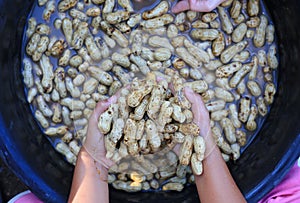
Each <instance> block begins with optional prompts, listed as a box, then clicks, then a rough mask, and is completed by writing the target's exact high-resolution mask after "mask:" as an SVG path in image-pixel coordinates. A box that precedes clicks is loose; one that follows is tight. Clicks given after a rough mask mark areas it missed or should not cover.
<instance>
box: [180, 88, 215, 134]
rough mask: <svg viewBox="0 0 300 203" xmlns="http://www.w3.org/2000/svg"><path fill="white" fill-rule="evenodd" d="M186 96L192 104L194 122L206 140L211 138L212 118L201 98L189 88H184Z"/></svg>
mask: <svg viewBox="0 0 300 203" xmlns="http://www.w3.org/2000/svg"><path fill="white" fill-rule="evenodd" d="M184 94H185V96H186V97H187V99H188V100H189V101H190V102H191V104H192V112H193V115H194V119H193V122H194V123H195V124H196V125H198V127H199V128H200V135H201V136H203V137H204V138H205V137H207V136H209V135H210V132H211V129H210V118H209V113H208V111H207V109H206V107H205V104H204V102H203V100H202V98H201V96H200V95H199V94H197V93H195V92H194V91H193V90H192V89H191V88H189V87H185V88H184Z"/></svg>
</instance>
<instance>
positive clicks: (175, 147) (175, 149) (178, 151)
mask: <svg viewBox="0 0 300 203" xmlns="http://www.w3.org/2000/svg"><path fill="white" fill-rule="evenodd" d="M180 146H181V144H176V145H175V146H174V148H173V152H174V153H175V154H176V155H177V156H179V154H180Z"/></svg>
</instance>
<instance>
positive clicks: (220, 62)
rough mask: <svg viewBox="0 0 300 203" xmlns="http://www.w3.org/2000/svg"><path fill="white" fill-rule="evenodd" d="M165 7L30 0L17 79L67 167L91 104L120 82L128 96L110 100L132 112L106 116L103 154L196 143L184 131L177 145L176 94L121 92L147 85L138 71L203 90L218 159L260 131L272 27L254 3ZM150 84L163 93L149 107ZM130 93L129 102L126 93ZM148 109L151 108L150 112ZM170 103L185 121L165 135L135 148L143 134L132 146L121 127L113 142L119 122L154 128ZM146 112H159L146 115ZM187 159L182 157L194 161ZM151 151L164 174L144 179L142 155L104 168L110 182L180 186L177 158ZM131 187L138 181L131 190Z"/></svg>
mask: <svg viewBox="0 0 300 203" xmlns="http://www.w3.org/2000/svg"><path fill="white" fill-rule="evenodd" d="M171 4H172V3H169V2H168V1H160V2H158V3H157V4H155V5H153V6H152V7H151V8H147V9H146V10H145V11H142V12H140V11H136V10H134V8H133V5H132V4H131V2H130V1H129V0H118V1H116V0H84V1H78V0H60V1H55V0H38V1H37V5H36V7H34V10H33V16H32V17H30V18H29V19H28V24H27V30H26V31H25V34H26V37H25V38H24V40H25V47H24V49H25V55H24V57H23V67H22V75H23V78H24V84H25V86H26V93H27V101H28V102H29V104H30V105H31V106H32V110H33V114H34V116H35V118H36V120H37V122H38V123H39V125H40V126H41V128H42V129H43V132H44V133H45V134H46V135H47V136H49V138H50V139H52V140H53V143H55V144H54V145H55V148H56V150H57V151H58V152H60V153H62V154H63V155H64V156H65V158H66V160H67V161H68V162H69V163H72V164H75V162H76V156H77V154H78V152H79V150H80V147H81V145H82V142H83V141H84V139H85V136H86V133H87V124H88V119H89V117H90V115H91V113H92V112H93V109H94V108H95V106H96V104H97V102H99V101H101V100H104V99H107V98H109V97H110V96H112V95H114V94H115V93H116V92H117V91H118V90H120V89H121V88H122V87H124V86H126V85H128V84H131V86H132V87H133V90H132V92H130V91H129V93H128V92H127V93H128V95H127V96H128V97H127V96H126V94H125V92H126V91H125V90H123V91H122V92H123V95H122V97H121V99H120V101H119V103H120V102H123V103H120V104H118V106H119V107H118V108H122V109H126V108H127V107H126V105H128V106H130V108H131V109H134V113H133V114H132V113H131V114H130V113H128V116H129V118H128V119H124V118H125V117H124V116H125V115H123V113H125V114H126V111H123V113H119V114H118V117H115V118H114V119H112V120H114V122H113V124H112V127H109V129H110V130H111V131H112V132H116V131H118V132H117V133H113V134H114V135H112V132H110V133H108V132H109V131H107V132H106V131H105V129H101V130H104V131H103V132H105V133H108V135H107V136H106V137H107V139H106V144H107V146H111V147H112V148H108V154H107V156H108V157H111V158H113V159H115V160H119V159H120V157H121V158H122V157H123V155H122V153H121V152H122V150H121V149H123V148H124V146H126V148H128V153H129V154H133V155H134V154H136V153H138V154H143V153H144V154H147V153H149V152H153V151H157V148H160V146H165V145H162V143H164V144H166V143H167V144H169V145H170V144H171V145H172V144H173V143H172V142H170V143H169V142H162V141H166V140H169V141H171V140H175V139H179V140H180V139H182V140H180V141H179V140H177V142H183V143H185V142H187V145H188V146H190V144H188V143H194V144H195V142H197V141H195V140H194V139H195V138H193V137H192V136H187V135H185V136H184V141H183V138H182V137H180V136H182V135H181V134H180V133H182V129H183V128H182V127H181V128H180V126H182V125H183V126H184V125H192V123H191V118H192V114H191V112H190V110H189V108H188V102H187V103H186V104H184V103H181V104H179V103H178V102H176V101H173V99H171V101H170V98H175V100H176V95H173V96H171V97H170V98H168V97H169V96H168V89H167V88H166V86H165V84H163V83H164V82H158V83H157V84H155V85H154V87H156V88H154V87H153V89H151V91H150V90H148V91H149V92H148V93H147V94H146V93H145V94H146V95H144V96H143V99H142V100H139V99H138V100H136V99H137V98H139V97H135V96H137V95H134V96H130V95H131V94H132V93H133V92H135V91H139V89H136V90H134V85H133V84H135V83H136V84H139V85H141V86H142V87H144V91H146V89H147V88H145V84H147V83H148V79H149V78H148V79H146V80H145V78H147V77H150V79H149V82H150V81H152V82H153V80H152V78H153V77H154V76H155V77H160V78H165V81H166V82H171V81H181V88H182V87H190V88H191V89H193V90H194V91H195V92H196V93H198V94H200V95H201V96H202V99H203V101H204V102H205V105H206V108H207V110H208V111H209V113H210V118H211V128H212V132H213V137H214V138H215V140H216V144H217V146H218V147H219V148H220V149H221V151H222V155H223V158H224V160H226V161H229V160H231V159H232V160H234V161H235V160H237V159H238V158H239V157H240V148H241V147H243V146H245V145H246V144H247V141H248V139H249V137H250V136H251V135H252V134H254V133H255V131H257V130H258V129H259V127H260V125H261V123H260V122H261V121H263V119H261V118H263V117H265V116H266V114H267V113H268V109H269V106H270V105H271V104H272V103H273V100H274V95H275V93H276V85H275V82H276V70H277V67H278V64H279V62H278V58H277V57H278V56H277V46H276V41H275V28H274V26H273V24H272V22H271V21H270V18H269V17H268V15H267V13H266V11H265V9H264V4H263V2H262V1H259V0H227V1H225V2H224V3H222V4H221V5H220V6H219V7H218V8H217V9H215V10H213V11H212V12H208V13H199V12H194V11H186V12H181V13H178V14H176V15H174V14H173V13H171V12H170V7H171ZM40 15H42V16H40ZM174 77H175V78H176V79H174ZM172 78H173V79H172ZM140 83H142V84H140ZM157 87H160V89H164V91H165V92H166V93H164V95H165V99H163V100H161V101H159V104H158V105H157V106H149V105H150V103H151V102H150V101H151V97H152V95H156V94H162V93H161V92H159V90H157ZM139 88H140V87H139ZM158 89H159V88H158ZM146 92H147V91H146ZM131 97H132V101H131V99H128V98H131ZM144 98H148V99H149V101H148V100H147V99H146V100H145V99H144ZM166 98H168V99H166ZM129 100H130V101H129ZM137 101H138V102H137ZM128 102H129V103H128ZM125 104H126V105H125ZM122 105H123V106H122ZM135 105H136V106H135ZM182 105H183V106H182ZM186 105H187V106H186ZM178 106H179V107H178ZM110 108H114V107H113V106H112V107H110ZM143 108H144V109H143ZM145 109H147V110H146V111H145V112H144V114H147V115H148V116H149V119H148V120H144V121H140V120H143V119H142V118H143V116H141V114H139V112H138V111H140V110H145ZM153 109H155V110H154V112H155V113H153V112H152V113H151V111H153ZM163 109H166V111H163ZM168 109H169V110H168ZM170 109H173V112H172V116H171V117H172V121H170V122H171V124H170V125H173V123H172V122H173V120H175V121H176V123H180V122H179V121H178V120H176V119H182V118H180V117H178V118H177V117H176V116H177V115H175V112H176V111H177V110H178V112H181V113H180V115H181V116H182V115H185V119H186V120H185V121H184V124H183V123H181V125H177V127H175V128H176V131H174V133H158V135H159V136H154V137H151V139H149V140H147V141H149V145H147V144H146V145H145V144H144V145H143V142H144V141H142V140H144V139H143V136H142V137H138V138H140V140H139V142H140V141H142V147H141V146H140V145H141V143H139V145H137V144H136V143H137V142H136V140H131V138H130V136H129V137H128V136H125V134H128V133H129V132H130V131H131V130H130V128H126V129H124V139H123V141H122V142H121V143H123V144H122V145H120V146H118V147H117V148H116V145H115V144H116V142H117V141H116V140H117V138H118V137H114V136H117V135H118V136H120V134H118V133H120V129H118V128H116V127H114V126H118V124H121V125H122V122H123V125H124V126H134V125H136V128H137V129H139V126H141V125H142V124H141V123H140V122H142V123H143V122H144V127H145V132H146V134H147V129H148V131H149V130H150V127H149V126H152V125H153V122H154V124H155V125H153V126H155V128H156V130H158V131H159V130H163V129H165V128H164V127H163V126H162V125H161V123H163V122H159V124H157V123H155V122H157V121H156V120H157V119H159V115H160V114H163V113H167V111H171V110H170ZM110 110H112V111H114V109H110ZM149 110H150V111H149ZM135 111H137V112H135ZM168 113H169V114H171V113H170V112H168ZM144 114H143V115H144ZM153 115H156V116H158V118H155V119H154V118H153V117H151V116H153ZM174 117H176V119H175V118H174ZM120 118H122V120H123V121H121V120H120ZM139 119H140V120H139ZM161 119H162V118H161ZM100 121H101V119H100ZM164 122H166V120H164ZM114 123H117V125H114ZM101 126H102V125H100V128H102V127H103V126H102V127H101ZM147 126H148V127H149V128H147ZM166 126H169V124H167V123H166V125H165V127H166ZM177 128H178V129H177ZM151 129H152V127H151ZM180 129H181V130H180ZM106 130H107V129H106ZM190 130H191V129H190ZM195 132H197V131H196V130H195ZM149 133H150V131H149ZM183 134H185V133H183ZM153 135H157V134H155V133H154V134H153ZM188 135H193V134H192V133H191V134H189V133H188ZM138 136H141V135H138ZM168 136H169V137H168ZM176 136H177V137H176ZM125 138H126V139H125ZM171 138H172V139H171ZM173 138H174V139H173ZM192 138H193V139H192ZM135 139H136V138H135ZM199 139H201V138H199ZM150 140H151V141H150ZM190 140H192V141H190ZM199 142H200V141H199ZM118 143H119V142H118ZM159 143H160V144H159ZM183 145H184V144H183ZM191 145H193V144H191ZM121 147H123V148H121ZM158 151H159V150H158ZM194 151H195V150H194ZM116 152H117V153H116ZM120 154H121V155H120ZM158 154H159V153H158ZM198 155H199V154H198ZM190 156H191V160H195V159H196V158H197V156H196V155H194V158H193V156H192V154H191V155H190ZM159 157H160V158H161V160H164V161H165V163H171V162H172V163H174V162H173V161H175V162H176V164H174V165H172V167H168V170H167V169H166V167H161V168H163V169H164V170H161V171H160V170H159V168H160V167H157V170H156V171H155V170H153V171H155V172H153V173H152V172H150V173H149V175H147V176H146V175H143V174H145V172H146V171H147V170H146V168H145V166H143V165H142V164H141V160H135V161H132V162H133V163H132V164H131V167H129V166H128V163H125V162H124V163H121V164H120V165H119V167H120V166H121V168H122V167H123V168H124V167H125V166H128V170H132V165H134V166H137V165H138V166H139V167H136V168H139V169H135V170H133V171H131V172H130V173H129V174H125V173H122V172H120V171H122V170H119V169H118V171H119V172H118V173H115V174H114V173H111V174H110V179H109V182H110V183H112V185H113V186H114V187H116V188H119V189H123V190H126V191H139V190H148V189H150V188H152V189H160V188H162V189H165V190H177V191H180V190H182V189H183V187H184V184H185V183H186V182H187V180H189V181H190V182H192V180H193V175H192V170H191V168H190V167H189V166H186V165H184V164H183V163H182V157H179V161H178V158H177V159H176V157H177V156H176V155H175V154H174V153H173V152H172V151H168V152H167V153H165V155H164V156H163V155H159ZM174 157H175V158H174ZM140 159H143V160H150V159H149V158H140ZM175 159H176V160H175ZM124 160H126V159H124ZM198 160H201V158H199V157H198ZM142 162H143V161H142ZM130 163H131V162H130ZM184 163H186V162H184ZM192 163H193V161H192ZM154 165H155V164H154ZM192 167H193V165H192ZM125 168H126V167H125ZM193 170H194V171H195V168H194V169H193ZM183 171H184V172H183ZM199 171H200V170H199ZM199 173H200V172H199ZM150 174H151V175H150ZM166 174H168V175H166ZM137 177H138V178H137ZM136 179H138V181H137V180H136ZM137 182H139V183H140V184H138V183H137ZM153 182H154V183H153ZM132 183H134V184H133V185H135V186H136V185H138V186H137V187H134V188H132V187H131V186H130V185H131V184H132ZM150 183H151V184H150ZM166 184H168V185H166ZM130 188H131V189H130Z"/></svg>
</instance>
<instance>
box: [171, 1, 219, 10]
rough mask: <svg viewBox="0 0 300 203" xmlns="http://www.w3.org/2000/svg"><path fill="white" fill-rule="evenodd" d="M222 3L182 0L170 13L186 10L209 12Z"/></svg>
mask: <svg viewBox="0 0 300 203" xmlns="http://www.w3.org/2000/svg"><path fill="white" fill-rule="evenodd" d="M223 1H224V0H182V1H179V2H178V3H177V4H176V5H175V6H174V7H173V8H172V12H173V13H179V12H181V11H186V10H192V11H198V12H210V11H212V10H213V9H215V8H216V7H217V6H218V5H219V4H221V3H222V2H223Z"/></svg>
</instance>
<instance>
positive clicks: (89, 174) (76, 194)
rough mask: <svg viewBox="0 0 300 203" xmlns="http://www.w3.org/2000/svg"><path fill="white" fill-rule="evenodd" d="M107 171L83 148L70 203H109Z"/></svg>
mask: <svg viewBox="0 0 300 203" xmlns="http://www.w3.org/2000/svg"><path fill="white" fill-rule="evenodd" d="M107 173H108V172H107V169H105V168H104V167H101V165H100V164H97V163H95V161H94V160H93V158H92V157H91V156H90V155H89V154H88V153H87V152H86V150H85V149H84V148H83V147H82V148H81V150H80V152H79V154H78V159H77V163H76V167H75V171H74V175H73V181H72V187H71V192H70V196H69V201H68V202H99V201H100V200H101V202H104V203H105V202H109V199H108V198H109V197H108V196H109V195H108V192H109V191H108V184H107V181H106V180H107Z"/></svg>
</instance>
